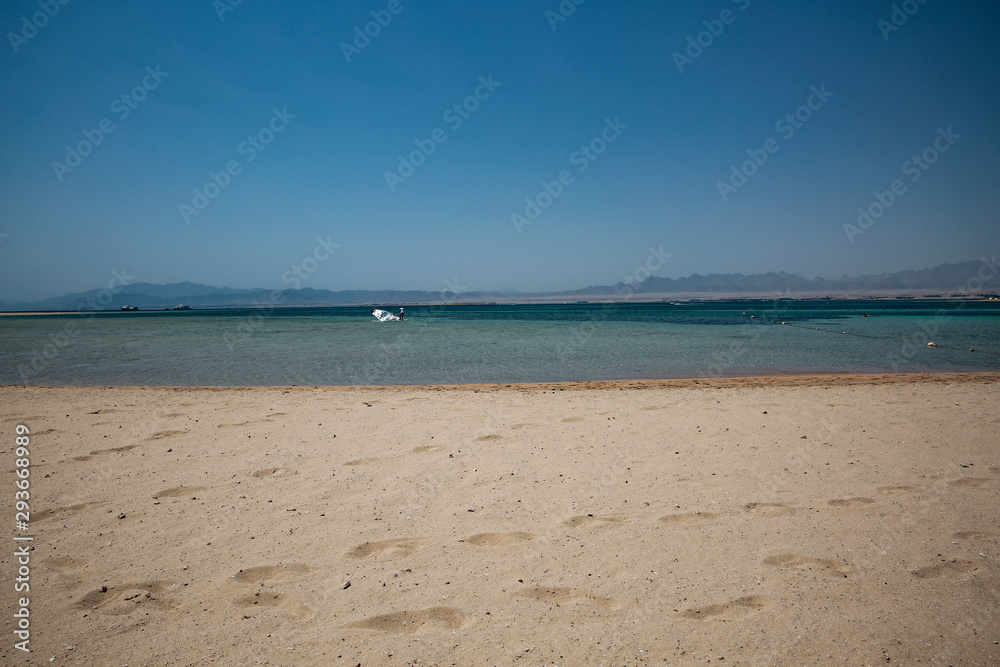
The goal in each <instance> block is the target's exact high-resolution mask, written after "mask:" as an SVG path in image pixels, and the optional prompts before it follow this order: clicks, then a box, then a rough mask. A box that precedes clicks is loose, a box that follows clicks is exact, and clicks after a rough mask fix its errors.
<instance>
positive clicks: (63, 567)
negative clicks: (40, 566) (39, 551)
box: [45, 556, 87, 573]
mask: <svg viewBox="0 0 1000 667" xmlns="http://www.w3.org/2000/svg"><path fill="white" fill-rule="evenodd" d="M45 564H46V565H48V566H49V567H51V568H52V569H53V570H55V571H56V572H61V573H66V572H73V571H75V570H79V569H80V568H81V567H83V566H84V565H86V564H87V561H85V560H84V559H82V558H70V557H69V556H56V557H55V558H49V559H48V560H46V561H45Z"/></svg>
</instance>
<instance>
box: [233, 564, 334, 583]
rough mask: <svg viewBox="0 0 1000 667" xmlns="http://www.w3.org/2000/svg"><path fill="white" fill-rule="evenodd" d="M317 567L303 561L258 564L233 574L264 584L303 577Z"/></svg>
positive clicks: (234, 576) (238, 579) (234, 577)
mask: <svg viewBox="0 0 1000 667" xmlns="http://www.w3.org/2000/svg"><path fill="white" fill-rule="evenodd" d="M315 571H316V568H314V567H309V566H308V565H302V564H301V563H288V564H287V565H258V566H257V567H248V568H247V569H245V570H240V571H239V572H237V573H236V574H234V575H233V579H235V580H236V581H242V582H244V583H248V584H264V583H272V582H279V581H292V580H294V579H301V578H302V577H304V576H306V575H307V574H309V573H310V572H315Z"/></svg>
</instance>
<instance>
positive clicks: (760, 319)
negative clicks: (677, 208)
mask: <svg viewBox="0 0 1000 667" xmlns="http://www.w3.org/2000/svg"><path fill="white" fill-rule="evenodd" d="M743 315H744V316H745V317H749V318H750V319H751V320H757V321H758V322H761V323H763V324H772V325H775V326H786V327H796V328H798V329H809V330H810V331H819V332H821V333H837V332H836V331H834V330H833V329H820V328H819V327H809V326H806V325H804V324H793V323H791V322H779V321H778V320H766V319H764V318H763V317H759V316H757V315H750V314H748V313H747V311H745V310H744V311H743ZM840 335H847V336H854V337H855V338H867V339H868V340H877V341H884V340H886V339H885V338H881V337H879V336H872V335H868V334H862V333H854V332H853V331H841V332H840ZM927 347H939V348H941V349H942V350H953V351H955V352H972V353H974V354H985V355H987V356H990V357H1000V354H997V353H995V352H986V351H983V350H976V349H974V348H962V347H954V346H952V345H941V344H940V343H934V345H928V346H927Z"/></svg>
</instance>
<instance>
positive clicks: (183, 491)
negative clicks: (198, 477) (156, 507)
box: [153, 486, 205, 499]
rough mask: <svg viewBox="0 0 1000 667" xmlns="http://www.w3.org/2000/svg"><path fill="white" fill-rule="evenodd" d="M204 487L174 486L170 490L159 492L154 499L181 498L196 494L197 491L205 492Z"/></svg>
mask: <svg viewBox="0 0 1000 667" xmlns="http://www.w3.org/2000/svg"><path fill="white" fill-rule="evenodd" d="M204 490H205V487H204V486H172V487H170V488H169V489H163V490H162V491H157V492H156V493H155V494H154V495H153V498H154V499H155V498H160V497H163V498H180V497H181V496H186V495H188V494H189V493H195V492H197V491H204Z"/></svg>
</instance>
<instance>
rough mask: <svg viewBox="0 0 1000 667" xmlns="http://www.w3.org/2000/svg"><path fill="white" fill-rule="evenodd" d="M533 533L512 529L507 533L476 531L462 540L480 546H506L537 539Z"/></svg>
mask: <svg viewBox="0 0 1000 667" xmlns="http://www.w3.org/2000/svg"><path fill="white" fill-rule="evenodd" d="M537 538H538V535H535V534H534V533H524V532H521V531H513V532H509V533H476V534H475V535H470V536H469V537H467V538H465V539H464V540H462V541H464V542H470V543H472V544H475V545H476V546H480V547H506V546H510V545H512V544H522V543H524V542H530V541H531V540H534V539H537Z"/></svg>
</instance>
